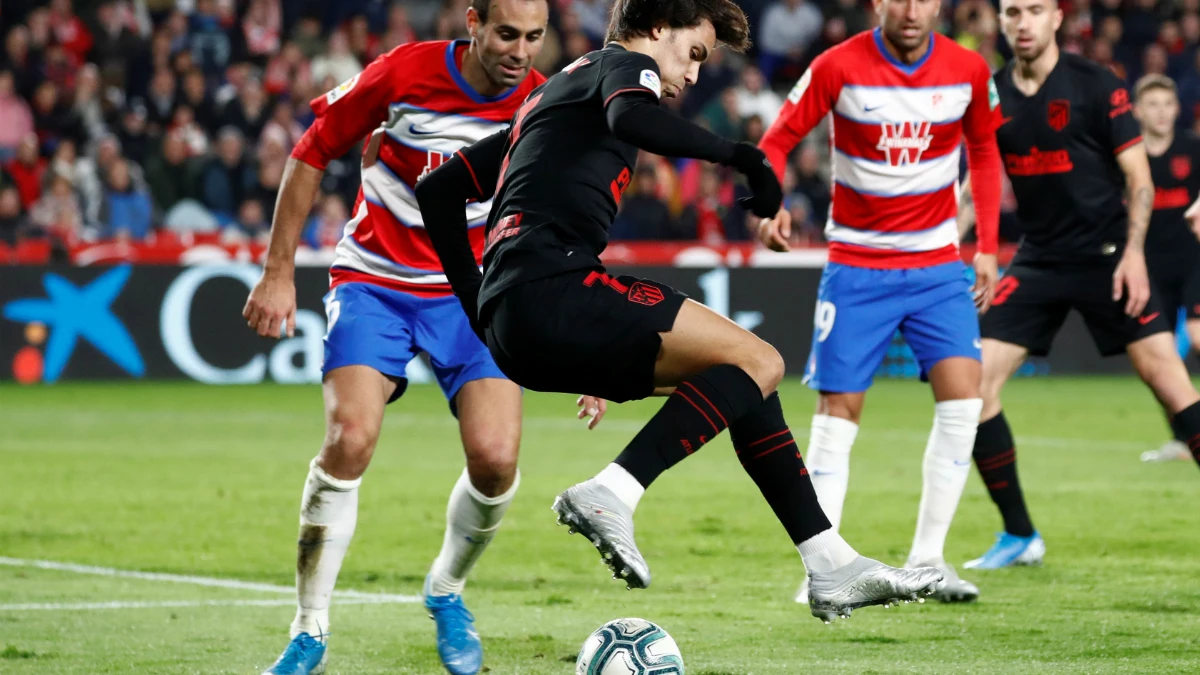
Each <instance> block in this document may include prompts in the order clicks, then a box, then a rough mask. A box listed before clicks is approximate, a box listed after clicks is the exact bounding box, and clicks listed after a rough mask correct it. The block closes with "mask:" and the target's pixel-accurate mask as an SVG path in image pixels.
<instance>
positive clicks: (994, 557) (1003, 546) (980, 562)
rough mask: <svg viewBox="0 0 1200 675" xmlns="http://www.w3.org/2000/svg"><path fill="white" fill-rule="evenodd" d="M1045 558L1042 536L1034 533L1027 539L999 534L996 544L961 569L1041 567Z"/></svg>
mask: <svg viewBox="0 0 1200 675" xmlns="http://www.w3.org/2000/svg"><path fill="white" fill-rule="evenodd" d="M1044 557H1046V542H1045V541H1043V540H1042V535H1040V534H1038V533H1037V532H1034V533H1033V535H1031V536H1028V537H1018V536H1016V535H1015V534H1009V533H1007V532H1001V533H1000V534H998V535H996V543H995V544H992V547H991V548H989V549H988V550H987V553H984V554H983V555H982V556H980V557H978V558H976V559H974V560H972V561H970V562H968V563H966V564H965V565H963V567H966V568H968V569H973V570H998V569H1000V568H1002V567H1015V566H1017V565H1041V564H1042V558H1044Z"/></svg>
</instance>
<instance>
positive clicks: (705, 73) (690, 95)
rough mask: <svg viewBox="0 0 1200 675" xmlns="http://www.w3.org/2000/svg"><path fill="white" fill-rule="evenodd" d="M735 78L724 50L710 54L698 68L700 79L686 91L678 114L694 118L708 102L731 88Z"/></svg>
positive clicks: (735, 73)
mask: <svg viewBox="0 0 1200 675" xmlns="http://www.w3.org/2000/svg"><path fill="white" fill-rule="evenodd" d="M737 77H738V74H737V71H736V70H735V69H734V68H733V67H732V65H730V63H729V57H728V56H727V55H726V53H725V50H724V49H717V50H714V51H712V52H710V53H709V55H708V60H707V61H705V62H704V64H703V65H701V66H700V78H699V79H698V80H697V81H696V84H694V85H692V86H691V87H688V89H687V90H686V91H687V95H686V96H684V97H683V101H682V104H683V105H682V107H681V109H680V113H681V114H682V115H683V116H684V117H693V116H695V114H696V113H697V112H699V111H701V110H703V109H704V107H705V106H706V105H708V104H709V102H711V101H713V100H715V99H718V98H720V96H721V92H723V91H725V90H726V89H728V88H730V87H732V86H733V85H734V83H735V82H737Z"/></svg>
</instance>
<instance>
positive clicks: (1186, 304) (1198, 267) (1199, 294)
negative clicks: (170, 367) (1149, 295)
mask: <svg viewBox="0 0 1200 675" xmlns="http://www.w3.org/2000/svg"><path fill="white" fill-rule="evenodd" d="M1180 304H1181V305H1182V306H1183V309H1184V312H1183V315H1184V318H1185V320H1186V321H1187V322H1188V325H1189V329H1188V334H1189V335H1190V334H1191V331H1192V328H1191V326H1192V325H1193V324H1196V323H1197V322H1200V260H1197V261H1196V264H1195V265H1194V266H1193V267H1192V272H1191V274H1189V275H1188V280H1187V283H1186V284H1185V285H1184V287H1183V297H1182V300H1181V301H1180ZM1192 344H1193V345H1196V346H1197V347H1200V343H1197V342H1196V341H1195V340H1193V341H1192Z"/></svg>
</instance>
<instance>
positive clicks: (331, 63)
mask: <svg viewBox="0 0 1200 675" xmlns="http://www.w3.org/2000/svg"><path fill="white" fill-rule="evenodd" d="M361 71H362V64H361V63H359V61H358V59H356V58H354V55H353V54H351V53H350V41H349V40H348V39H347V38H346V32H345V31H341V30H339V31H335V32H334V33H333V35H331V36H330V37H329V51H328V52H327V53H325V54H322V55H321V56H318V57H317V58H315V59H313V61H312V76H313V80H315V81H317V82H324V80H325V78H326V77H332V78H333V81H334V82H335V83H337V82H345V81H346V80H348V79H350V78H352V77H354V76H355V75H357V74H358V73H359V72H361Z"/></svg>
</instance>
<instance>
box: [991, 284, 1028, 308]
mask: <svg viewBox="0 0 1200 675" xmlns="http://www.w3.org/2000/svg"><path fill="white" fill-rule="evenodd" d="M1020 285H1021V282H1020V281H1018V280H1017V278H1016V277H1001V278H1000V281H999V282H997V283H996V297H994V298H992V306H993V307H994V306H996V305H1003V304H1004V303H1005V302H1007V301H1008V296H1010V295H1012V294H1013V291H1015V290H1017V286H1020Z"/></svg>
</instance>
